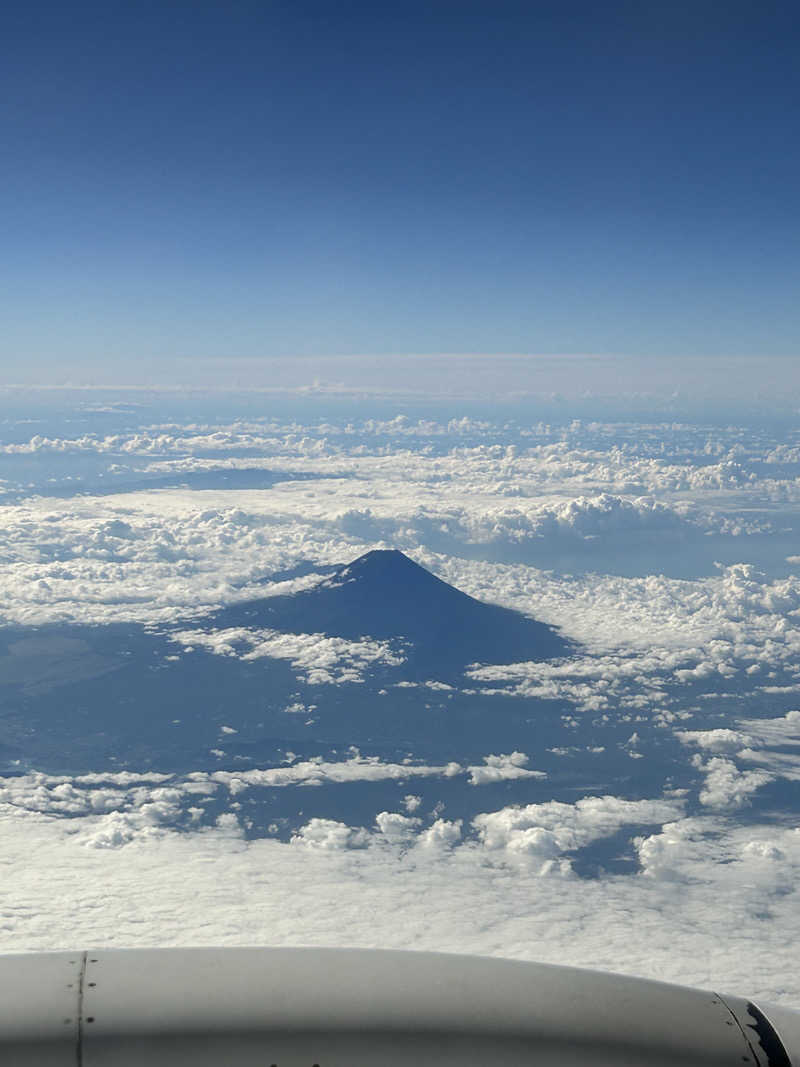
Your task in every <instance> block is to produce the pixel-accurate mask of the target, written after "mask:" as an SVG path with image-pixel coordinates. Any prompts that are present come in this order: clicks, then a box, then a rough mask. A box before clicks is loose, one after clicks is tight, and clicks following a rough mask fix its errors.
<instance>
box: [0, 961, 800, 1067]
mask: <svg viewBox="0 0 800 1067" xmlns="http://www.w3.org/2000/svg"><path fill="white" fill-rule="evenodd" d="M82 958H83V954H82V953H77V954H69V953H55V954H50V955H43V956H6V957H0V983H1V984H2V988H3V997H2V998H0V1065H2V1067H5V1065H6V1064H15V1065H17V1064H18V1065H19V1067H34V1065H35V1067H66V1065H70V1067H75V1065H76V1064H77V1065H78V1067H134V1065H135V1067H143V1065H147V1067H167V1065H169V1067H184V1065H186V1067H189V1065H191V1067H206V1065H208V1067H210V1065H212V1064H213V1065H215V1067H256V1065H258V1067H270V1065H277V1067H314V1065H319V1067H362V1065H364V1067H366V1065H367V1064H369V1065H370V1067H396V1065H400V1064H403V1065H404V1067H405V1065H409V1064H413V1065H414V1067H433V1065H437V1067H456V1064H457V1065H458V1067H471V1065H473V1064H475V1065H477V1064H479V1063H480V1064H481V1065H482V1067H485V1064H487V1063H491V1064H492V1065H493V1067H512V1065H514V1067H517V1065H519V1067H522V1065H523V1064H524V1065H535V1064H548V1065H550V1064H553V1063H557V1064H559V1065H563V1067H573V1065H575V1067H577V1065H578V1064H581V1065H596V1067H611V1065H615V1067H616V1065H622V1067H632V1065H634V1064H636V1065H644V1064H647V1065H652V1067H660V1065H667V1064H670V1065H672V1064H676V1065H677V1064H681V1065H684V1067H686V1065H688V1067H691V1065H694V1064H697V1065H700V1064H703V1065H707V1067H710V1065H715V1064H719V1065H723V1064H724V1065H730V1067H743V1065H744V1064H746V1063H749V1064H751V1065H754V1067H787V1064H788V1062H789V1061H788V1060H787V1059H785V1058H784V1061H783V1062H782V1063H781V1062H779V1060H774V1059H773V1058H771V1057H772V1054H771V1052H770V1047H771V1048H772V1053H773V1054H774V1053H775V1048H776V1047H780V1041H779V1040H778V1039H777V1035H776V1034H772V1030H771V1027H770V1026H769V1024H768V1023H767V1024H766V1026H764V1025H763V1016H760V1015H759V1013H758V1010H756V1015H752V1014H750V1015H748V1014H747V1013H748V1010H749V1009H750V1007H751V1005H750V1002H748V1001H744V1000H740V999H737V998H729V997H726V998H725V999H724V1000H723V999H722V998H721V997H718V996H716V995H715V994H713V993H705V992H702V991H699V990H693V989H685V988H683V987H680V986H671V985H665V984H662V983H658V982H648V981H642V980H638V979H633V978H624V977H619V976H616V975H610V974H606V973H600V972H592V971H583V970H577V969H573V968H566V967H552V966H546V965H541V964H531V963H521V962H514V961H509V960H497V959H479V958H476V957H470V956H445V955H437V954H428V953H403V952H381V951H368V950H367V951H362V950H339V949H164V950H138V949H132V950H124V951H106V950H98V951H96V952H89V953H87V954H86V956H85V973H84V976H83V982H82V986H81V982H80V980H79V976H80V973H81V960H82ZM79 1009H80V1014H81V1017H82V1022H81V1025H80V1028H79V1027H78V1024H77V1022H76V1020H77V1017H78V1013H79ZM769 1010H772V1009H771V1008H770V1009H769ZM762 1011H764V1012H766V1011H767V1008H763V1007H762ZM778 1011H779V1012H782V1013H783V1014H785V1015H786V1019H783V1020H782V1021H780V1023H776V1026H777V1025H780V1027H781V1033H782V1034H787V1035H789V1040H795V1039H796V1038H797V1037H798V1036H800V1025H798V1023H797V1021H796V1020H798V1019H800V1016H797V1017H795V1016H794V1015H793V1013H790V1012H786V1009H778ZM759 1019H761V1021H759ZM748 1027H749V1028H748ZM793 1027H794V1029H793ZM759 1028H760V1029H759ZM764 1034H766V1036H765V1037H764V1044H762V1043H761V1036H763V1035H764ZM771 1034H772V1036H774V1037H775V1039H776V1041H777V1046H776V1045H775V1043H774V1042H773V1045H772V1046H770V1047H767V1046H769V1045H770V1041H771V1040H772V1036H771ZM794 1067H800V1063H798V1064H795V1065H794Z"/></svg>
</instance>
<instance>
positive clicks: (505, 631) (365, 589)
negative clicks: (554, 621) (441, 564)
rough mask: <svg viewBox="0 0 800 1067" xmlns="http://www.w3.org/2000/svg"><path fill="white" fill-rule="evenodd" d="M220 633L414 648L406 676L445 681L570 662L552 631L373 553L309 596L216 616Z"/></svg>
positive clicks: (397, 555)
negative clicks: (269, 632)
mask: <svg viewBox="0 0 800 1067" xmlns="http://www.w3.org/2000/svg"><path fill="white" fill-rule="evenodd" d="M213 622H214V625H216V626H220V627H222V626H249V627H256V626H257V627H269V628H272V629H276V630H282V631H284V632H287V633H325V634H329V635H331V636H336V637H345V638H349V639H351V640H356V639H358V638H361V637H376V638H381V639H399V640H403V641H404V642H406V643H410V646H409V647H408V649H407V657H408V664H407V670H406V671H405V673H407V674H411V675H412V676H416V677H419V676H421V675H424V676H425V677H429V678H442V677H445V676H448V675H449V676H452V675H453V674H461V673H462V672H463V670H464V667H465V666H466V665H467V664H470V663H474V662H480V663H515V662H519V661H522V660H543V659H550V658H552V657H555V656H562V655H565V654H566V653H567V652H569V650H570V647H571V646H570V645H569V643H568V642H567V641H565V640H564V638H562V637H561V636H560V635H559V634H558V633H557V632H556V631H555V630H554V629H553V628H552V627H550V626H546V625H545V624H544V623H541V622H537V621H536V620H535V619H531V618H528V617H527V616H525V615H521V614H520V613H519V612H516V611H511V610H509V609H508V608H503V607H500V606H498V605H497V604H486V603H483V602H482V601H479V600H475V599H474V598H473V597H471V596H467V594H466V593H462V592H461V591H460V590H458V589H455V588H453V586H451V585H448V584H447V582H443V581H442V580H441V579H440V578H437V577H436V576H435V575H433V574H431V573H430V571H427V570H425V568H424V567H420V566H419V564H417V563H414V561H413V560H410V559H409V558H408V556H405V555H404V554H403V553H402V552H398V551H396V550H387V551H374V552H367V553H366V555H364V556H360V557H359V558H358V559H356V560H354V561H353V562H352V563H350V564H348V565H347V566H343V567H340V568H338V569H337V570H336V571H335V572H334V573H333V574H331V575H330V577H327V578H325V579H323V580H322V581H321V582H320V583H319V584H318V585H316V586H314V587H313V588H311V589H306V590H303V591H302V592H299V593H295V594H293V595H291V596H282V597H269V598H266V599H263V600H253V601H248V602H247V603H244V604H238V605H235V606H234V607H231V608H226V609H224V610H223V611H220V612H218V613H217V614H216V615H215V616H214V617H213Z"/></svg>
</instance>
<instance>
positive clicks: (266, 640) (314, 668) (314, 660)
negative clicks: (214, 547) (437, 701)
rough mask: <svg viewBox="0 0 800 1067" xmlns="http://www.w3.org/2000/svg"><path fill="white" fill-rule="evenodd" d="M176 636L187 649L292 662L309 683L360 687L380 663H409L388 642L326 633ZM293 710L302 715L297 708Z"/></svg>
mask: <svg viewBox="0 0 800 1067" xmlns="http://www.w3.org/2000/svg"><path fill="white" fill-rule="evenodd" d="M170 637H171V639H172V640H173V641H176V642H178V643H179V644H181V645H183V646H184V648H191V649H193V648H196V647H201V648H207V649H208V650H209V651H210V652H213V653H214V654H215V655H218V656H238V657H239V658H240V659H243V660H254V659H262V658H269V659H285V660H288V661H289V663H290V664H291V666H292V669H293V670H294V671H296V673H297V676H298V678H300V679H302V681H304V682H306V683H307V684H308V685H342V684H344V683H346V682H350V683H360V682H363V681H364V671H365V670H366V669H367V668H368V667H370V666H373V665H374V664H376V663H381V664H383V665H385V666H390V667H397V666H399V665H400V664H401V663H403V662H404V661H405V657H404V656H403V654H402V653H401V652H398V651H396V650H395V649H393V648H392V646H391V644H390V643H389V642H388V641H375V640H368V639H362V640H360V641H347V640H345V639H344V638H342V637H328V636H327V635H325V634H286V633H280V632H279V631H277V630H248V629H245V628H243V627H237V628H229V629H223V630H180V631H176V632H174V633H172V634H170ZM290 708H291V709H293V710H294V711H298V708H296V707H295V706H294V705H291V706H290ZM287 710H290V709H287ZM224 729H225V728H224V727H223V730H224Z"/></svg>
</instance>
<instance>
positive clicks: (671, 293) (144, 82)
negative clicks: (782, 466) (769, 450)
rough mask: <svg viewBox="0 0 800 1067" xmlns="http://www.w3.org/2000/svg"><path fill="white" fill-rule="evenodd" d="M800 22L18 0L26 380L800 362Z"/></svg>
mask: <svg viewBox="0 0 800 1067" xmlns="http://www.w3.org/2000/svg"><path fill="white" fill-rule="evenodd" d="M798 36H800V30H798V23H797V17H796V8H795V7H794V5H791V4H783V3H771V4H770V3H768V4H757V3H750V2H739V0H736V2H728V3H716V2H700V3H691V4H686V3H675V4H665V3H650V2H645V3H642V2H635V3H618V2H612V3H608V4H596V3H582V2H571V3H570V2H567V3H563V2H562V3H557V4H556V3H545V2H542V3H524V4H516V3H509V2H493V3H491V4H490V3H473V2H469V0H464V2H460V3H458V4H455V3H449V2H433V3H418V2H416V0H407V2H404V3H402V4H377V5H376V4H366V3H347V2H345V3H340V4H336V5H332V4H326V3H309V2H299V3H281V2H261V3H250V2H242V0H232V2H228V3H225V4H222V3H205V2H197V0H195V2H191V3H188V2H182V0H171V2H168V3H154V2H149V0H142V2H139V3H136V4H126V3H112V2H104V3H102V4H100V3H97V4H95V3H82V2H78V3H76V4H69V5H65V4H62V3H55V2H49V0H41V2H39V3H36V4H32V5H31V4H25V5H23V4H21V3H11V4H7V5H4V8H3V13H2V16H0V40H1V41H2V46H1V47H2V62H0V71H2V74H0V81H1V82H2V97H1V99H2V103H0V136H2V144H3V159H2V188H3V196H2V200H0V227H1V228H2V233H3V245H4V253H5V254H4V256H3V259H2V263H1V264H0V312H1V313H2V317H3V323H4V328H3V338H2V341H0V384H8V383H14V382H25V383H29V384H52V383H60V382H67V381H73V382H74V381H81V382H88V383H91V382H102V383H104V384H114V385H125V384H137V383H141V382H143V381H145V380H146V382H147V383H148V384H157V383H158V382H163V383H168V384H175V383H187V382H190V381H191V380H192V378H193V376H194V375H197V374H200V376H201V377H202V376H203V375H204V374H205V375H206V378H208V380H210V379H211V378H214V377H215V375H216V378H215V381H224V380H226V377H227V375H228V373H229V371H228V367H229V366H230V367H233V366H234V365H236V366H237V367H238V369H237V370H236V371H235V374H237V375H238V376H239V377H238V379H237V380H242V381H243V382H244V384H247V382H248V380H249V376H250V374H251V371H252V369H253V366H254V365H258V367H259V368H260V370H259V374H258V375H256V377H258V380H259V383H260V384H263V382H264V381H267V382H268V381H269V380H270V374H271V372H270V370H269V367H270V365H271V362H270V361H273V360H279V361H283V363H282V365H284V366H285V365H286V362H287V361H289V363H291V361H292V360H296V359H301V360H312V361H314V360H324V359H329V358H334V357H348V358H353V357H365V356H368V357H369V358H370V359H372V360H373V361H374V365H373V369H374V367H377V368H378V372H377V377H378V378H379V379H380V376H381V375H380V370H381V368H385V369H386V372H387V374H388V375H389V376H391V374H392V373H394V375H395V377H397V366H398V363H400V364H401V365H402V367H403V369H402V371H401V375H400V376H401V377H404V378H407V377H408V374H409V373H411V374H413V373H414V371H413V368H412V370H411V371H407V370H406V368H405V364H403V363H402V360H401V359H400V357H402V356H405V355H407V354H409V353H413V354H415V355H416V356H419V355H424V354H428V353H431V354H442V353H445V354H451V353H480V354H484V355H488V356H493V355H494V354H509V353H513V354H548V355H555V356H564V355H569V356H576V355H592V356H595V355H596V356H600V357H614V358H616V357H622V358H625V359H642V360H644V361H645V362H647V361H649V363H648V365H649V366H651V367H661V368H663V365H664V364H665V363H669V362H670V361H671V360H676V361H677V362H679V363H681V365H682V366H687V365H691V364H692V363H693V362H702V361H709V365H710V366H713V367H714V368H720V367H723V366H724V361H725V360H726V359H727V358H730V357H736V358H737V359H739V360H742V359H744V360H746V361H749V366H750V368H751V373H750V379H751V380H755V379H757V378H758V371H757V366H758V361H759V360H760V359H762V358H767V357H769V358H773V359H779V360H782V361H786V362H785V365H786V366H789V365H790V363H791V357H792V356H793V355H794V354H795V352H796V350H797V348H798V341H800V316H798V312H797V300H796V292H797V283H798V275H799V274H800V269H799V268H800V252H799V251H798V249H800V242H798V239H797V238H798V233H797V230H798V221H797V210H796V190H797V187H798V178H799V177H800V175H798V170H799V169H800V167H799V164H800V148H798V144H797V139H796V137H795V136H794V130H795V125H796V113H797V104H798V90H799V89H800V68H798V65H797V62H796V58H797V45H798ZM209 367H213V368H216V369H215V370H214V373H213V374H212V373H211V372H209V371H208V368H209ZM204 368H205V370H204ZM242 368H244V369H242ZM265 368H266V369H265ZM753 368H756V369H753ZM230 373H231V374H233V373H234V371H230ZM443 373H444V374H445V376H446V375H447V371H446V370H445V371H444V372H443ZM714 373H715V374H716V373H718V371H717V370H716V369H715V370H714ZM567 374H569V372H567ZM316 376H317V371H316V369H315V371H314V374H313V375H312V377H316ZM333 376H334V377H335V374H334V375H333ZM323 377H325V375H323Z"/></svg>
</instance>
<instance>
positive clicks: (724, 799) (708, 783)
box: [695, 756, 773, 811]
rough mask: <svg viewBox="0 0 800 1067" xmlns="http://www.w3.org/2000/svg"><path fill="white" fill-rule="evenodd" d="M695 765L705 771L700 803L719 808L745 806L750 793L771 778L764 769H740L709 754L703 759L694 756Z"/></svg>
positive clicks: (721, 809)
mask: <svg viewBox="0 0 800 1067" xmlns="http://www.w3.org/2000/svg"><path fill="white" fill-rule="evenodd" d="M695 766H696V767H698V768H699V769H700V770H701V771H703V773H704V774H705V786H704V787H703V788H702V789H701V790H700V803H701V804H704V805H705V806H706V807H709V808H715V809H717V810H719V811H735V810H736V809H737V808H744V807H748V806H749V804H750V803H751V796H752V794H753V793H755V791H756V790H757V789H760V788H761V786H763V785H766V784H767V783H768V782H771V781H772V780H773V776H772V775H771V774H769V773H768V772H767V771H741V770H739V768H738V767H737V766H736V764H735V763H734V762H733V761H732V760H729V759H724V758H723V757H722V756H713V757H712V758H711V759H709V760H707V761H706V762H705V763H703V761H702V759H700V758H697V757H696V762H695Z"/></svg>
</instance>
